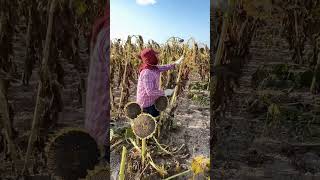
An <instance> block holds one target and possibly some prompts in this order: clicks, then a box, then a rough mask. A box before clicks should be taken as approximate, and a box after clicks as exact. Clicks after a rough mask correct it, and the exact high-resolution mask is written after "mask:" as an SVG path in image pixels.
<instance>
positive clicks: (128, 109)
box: [124, 102, 142, 119]
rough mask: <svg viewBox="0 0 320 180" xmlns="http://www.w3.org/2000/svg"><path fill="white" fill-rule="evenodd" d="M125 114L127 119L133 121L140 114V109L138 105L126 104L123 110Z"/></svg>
mask: <svg viewBox="0 0 320 180" xmlns="http://www.w3.org/2000/svg"><path fill="white" fill-rule="evenodd" d="M124 111H125V114H126V116H127V117H128V118H129V119H134V118H136V117H138V115H139V114H141V112H142V109H141V107H140V105H139V104H137V103H135V102H130V103H128V104H127V105H126V106H125V108H124Z"/></svg>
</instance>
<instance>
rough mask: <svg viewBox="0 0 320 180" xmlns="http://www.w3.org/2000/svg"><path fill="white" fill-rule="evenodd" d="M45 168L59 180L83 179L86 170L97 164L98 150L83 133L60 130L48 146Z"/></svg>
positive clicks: (93, 141)
mask: <svg viewBox="0 0 320 180" xmlns="http://www.w3.org/2000/svg"><path fill="white" fill-rule="evenodd" d="M46 151H47V158H48V161H47V166H48V169H49V171H50V173H51V174H52V175H54V176H57V177H60V179H70V180H77V179H79V178H84V177H85V176H86V174H87V170H90V169H93V168H94V166H95V165H96V164H97V163H98V162H99V156H100V150H99V148H98V145H97V143H96V141H95V140H94V139H93V138H92V137H91V136H90V135H89V134H88V133H86V132H85V131H82V130H77V129H68V130H62V131H61V132H59V133H58V134H57V135H56V136H55V137H54V138H53V139H52V140H51V141H50V143H49V144H48V146H47V148H46Z"/></svg>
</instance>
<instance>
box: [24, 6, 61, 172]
mask: <svg viewBox="0 0 320 180" xmlns="http://www.w3.org/2000/svg"><path fill="white" fill-rule="evenodd" d="M56 5H57V0H52V1H51V4H50V11H49V17H48V28H47V34H46V41H45V46H44V49H43V59H42V68H43V70H44V73H45V75H46V76H47V75H48V73H49V72H48V59H49V50H50V42H51V35H52V26H53V18H54V16H53V14H54V11H55V8H56ZM47 78H48V77H45V79H47ZM42 83H43V82H41V81H40V83H39V85H38V94H37V100H36V107H35V110H34V116H33V121H32V129H31V134H30V137H29V141H28V147H27V153H26V156H25V160H24V165H23V170H22V174H24V173H26V168H27V164H28V161H29V156H30V155H31V152H32V147H33V143H34V141H35V139H36V136H37V134H38V131H39V123H40V116H41V113H42V112H43V110H44V100H43V97H40V94H41V91H42V89H43V87H42V86H43V84H42Z"/></svg>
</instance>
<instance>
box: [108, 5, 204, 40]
mask: <svg viewBox="0 0 320 180" xmlns="http://www.w3.org/2000/svg"><path fill="white" fill-rule="evenodd" d="M110 11H111V13H110V14H111V22H110V25H111V34H110V36H111V39H114V38H121V39H125V38H127V36H128V35H142V36H143V38H144V39H145V40H149V39H153V40H155V41H156V42H159V43H164V42H165V41H166V40H167V39H168V38H170V37H171V36H178V37H180V38H184V39H185V40H187V39H189V38H190V37H193V38H195V40H196V41H200V42H202V43H205V44H208V45H210V0H111V1H110Z"/></svg>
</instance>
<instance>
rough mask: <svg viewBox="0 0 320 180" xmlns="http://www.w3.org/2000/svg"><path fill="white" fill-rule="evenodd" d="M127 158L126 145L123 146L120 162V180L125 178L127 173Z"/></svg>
mask: <svg viewBox="0 0 320 180" xmlns="http://www.w3.org/2000/svg"><path fill="white" fill-rule="evenodd" d="M126 159H127V148H126V147H125V146H123V147H122V157H121V164H120V172H119V180H124V178H125V173H124V170H125V168H126Z"/></svg>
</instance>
